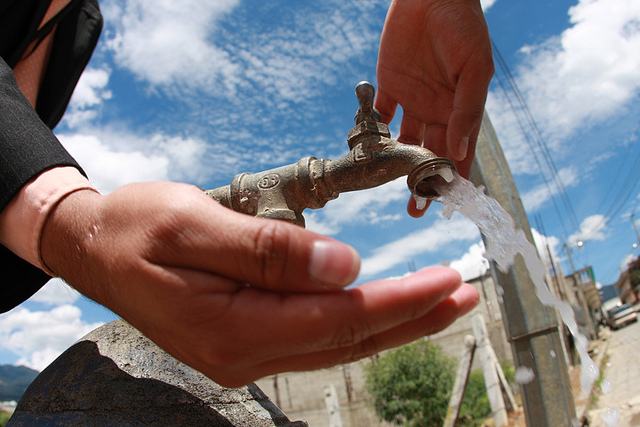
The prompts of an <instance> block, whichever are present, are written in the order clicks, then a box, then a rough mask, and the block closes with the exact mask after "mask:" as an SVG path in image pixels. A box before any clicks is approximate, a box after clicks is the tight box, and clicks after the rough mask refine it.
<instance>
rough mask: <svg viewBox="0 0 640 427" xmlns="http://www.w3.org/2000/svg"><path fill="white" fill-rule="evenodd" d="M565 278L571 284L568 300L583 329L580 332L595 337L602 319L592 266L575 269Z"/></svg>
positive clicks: (600, 303)
mask: <svg viewBox="0 0 640 427" xmlns="http://www.w3.org/2000/svg"><path fill="white" fill-rule="evenodd" d="M565 280H566V281H567V282H568V283H570V285H571V291H572V292H571V293H572V295H571V296H570V298H569V301H570V303H571V304H572V305H573V306H574V311H575V314H576V320H577V321H578V324H579V326H580V328H581V329H583V331H582V332H583V333H584V334H585V335H587V336H588V337H590V338H595V337H596V336H597V334H598V330H599V325H600V321H601V320H602V311H601V306H602V300H601V299H600V292H599V291H598V287H597V286H596V280H595V275H594V273H593V267H591V266H587V267H584V268H581V269H580V270H576V271H574V272H573V273H571V274H568V275H567V276H565ZM574 301H575V302H574Z"/></svg>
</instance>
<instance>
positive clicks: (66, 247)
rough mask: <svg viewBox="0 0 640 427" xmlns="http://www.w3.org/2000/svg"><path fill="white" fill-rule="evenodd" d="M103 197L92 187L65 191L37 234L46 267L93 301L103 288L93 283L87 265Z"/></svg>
mask: <svg viewBox="0 0 640 427" xmlns="http://www.w3.org/2000/svg"><path fill="white" fill-rule="evenodd" d="M102 200H103V196H101V195H100V194H99V193H97V192H95V191H94V190H91V189H79V190H78V191H75V192H72V193H70V194H68V195H66V196H65V197H64V198H62V199H61V200H60V201H59V202H58V203H57V204H56V206H54V207H53V208H52V210H51V212H50V213H49V215H48V217H47V219H46V221H45V223H44V226H43V228H42V233H41V235H40V254H39V255H40V261H41V262H42V264H43V266H44V267H45V269H47V270H48V271H49V272H50V273H53V274H54V275H55V276H58V277H61V278H63V279H65V280H66V281H68V282H69V283H70V284H72V285H73V286H74V287H75V288H76V289H77V290H78V291H80V292H82V293H83V294H85V295H87V296H89V297H90V298H92V299H95V300H96V301H101V300H102V295H103V292H102V291H101V290H100V289H96V288H95V287H92V286H93V283H94V282H92V278H91V274H90V269H91V267H90V266H91V254H92V253H93V250H92V243H93V240H94V235H95V233H96V230H98V229H99V223H98V221H99V215H98V211H99V207H100V205H101V203H102ZM95 285H96V286H97V282H96V283H95Z"/></svg>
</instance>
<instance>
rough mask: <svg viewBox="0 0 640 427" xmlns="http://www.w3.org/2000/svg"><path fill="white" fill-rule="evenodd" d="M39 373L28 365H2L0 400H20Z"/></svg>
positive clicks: (0, 369)
mask: <svg viewBox="0 0 640 427" xmlns="http://www.w3.org/2000/svg"><path fill="white" fill-rule="evenodd" d="M39 373H40V372H38V371H35V370H33V369H31V368H27V367H26V366H14V365H0V401H5V400H15V401H18V400H20V397H22V393H24V391H25V390H26V389H27V387H28V386H29V384H31V381H33V380H34V378H35V377H37V376H38V374H39Z"/></svg>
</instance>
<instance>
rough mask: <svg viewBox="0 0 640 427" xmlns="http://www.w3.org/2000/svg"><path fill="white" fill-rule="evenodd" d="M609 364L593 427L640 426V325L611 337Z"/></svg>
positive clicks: (624, 329) (593, 414) (614, 333)
mask: <svg viewBox="0 0 640 427" xmlns="http://www.w3.org/2000/svg"><path fill="white" fill-rule="evenodd" d="M607 354H608V355H609V361H608V363H607V366H606V368H605V376H604V378H605V381H603V383H602V387H601V388H602V393H601V394H600V396H599V398H598V404H597V409H595V410H593V411H590V412H589V416H590V418H591V421H592V423H591V425H592V426H598V427H600V426H602V427H612V426H617V427H627V426H640V322H636V323H634V324H632V325H629V326H627V327H625V328H622V329H620V330H618V331H614V332H612V334H611V338H610V341H609V349H608V351H607Z"/></svg>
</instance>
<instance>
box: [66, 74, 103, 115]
mask: <svg viewBox="0 0 640 427" xmlns="http://www.w3.org/2000/svg"><path fill="white" fill-rule="evenodd" d="M110 74H111V72H110V70H109V69H107V68H87V69H86V70H85V71H84V72H83V73H82V76H80V80H79V81H78V84H77V86H76V88H75V90H74V91H73V96H72V97H71V101H70V103H69V108H68V109H67V112H66V113H65V115H64V123H65V124H66V125H67V126H68V127H69V128H77V127H79V126H83V125H87V124H88V123H90V122H91V121H92V120H93V119H94V118H95V117H96V116H97V115H98V112H99V109H100V107H101V105H102V104H103V102H104V101H106V100H108V99H111V96H112V93H111V91H110V90H109V89H107V86H108V84H109V76H110Z"/></svg>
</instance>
